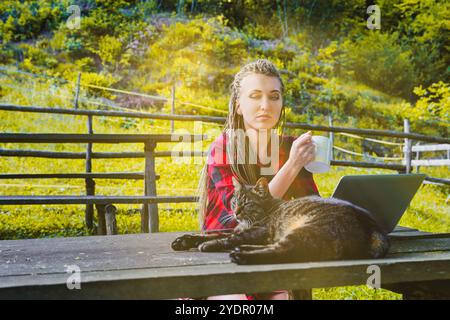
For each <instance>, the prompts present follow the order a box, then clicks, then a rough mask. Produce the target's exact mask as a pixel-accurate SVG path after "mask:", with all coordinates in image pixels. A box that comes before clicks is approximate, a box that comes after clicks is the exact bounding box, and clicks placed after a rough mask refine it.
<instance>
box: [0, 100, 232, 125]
mask: <svg viewBox="0 0 450 320" xmlns="http://www.w3.org/2000/svg"><path fill="white" fill-rule="evenodd" d="M0 110H7V111H18V112H34V113H49V114H67V115H84V116H88V115H91V116H106V117H124V118H140V119H159V120H177V121H203V122H212V123H220V124H222V123H225V120H226V118H223V117H211V116H194V115H170V114H158V113H148V112H124V111H104V110H81V109H77V110H74V109H64V108H46V107H39V106H18V105H12V104H3V103H2V104H0Z"/></svg>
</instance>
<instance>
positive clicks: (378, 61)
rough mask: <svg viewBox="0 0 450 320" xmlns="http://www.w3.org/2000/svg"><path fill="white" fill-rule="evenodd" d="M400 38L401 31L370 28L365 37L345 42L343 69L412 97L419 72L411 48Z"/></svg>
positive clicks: (365, 81)
mask: <svg viewBox="0 0 450 320" xmlns="http://www.w3.org/2000/svg"><path fill="white" fill-rule="evenodd" d="M397 42H398V34H397V33H393V34H387V33H386V34H383V33H381V32H370V33H368V34H367V35H366V36H364V37H362V38H361V39H359V40H357V41H355V42H350V41H348V40H347V41H346V42H345V43H344V44H343V46H342V47H343V52H344V53H343V55H342V56H341V57H340V59H341V63H342V67H343V69H346V70H347V71H351V72H352V74H353V76H354V78H355V79H356V80H358V81H361V82H363V83H365V84H367V85H370V86H372V87H374V88H376V89H379V90H382V91H384V92H386V93H388V94H391V95H394V96H401V97H404V98H408V97H409V96H410V92H411V90H412V88H413V84H414V78H415V72H414V69H413V66H412V62H411V52H409V51H407V50H404V49H403V48H402V47H401V46H400V45H398V44H397Z"/></svg>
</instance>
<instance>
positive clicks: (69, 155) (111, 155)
mask: <svg viewBox="0 0 450 320" xmlns="http://www.w3.org/2000/svg"><path fill="white" fill-rule="evenodd" d="M207 154H208V152H207V151H186V152H172V151H157V152H155V157H157V158H158V157H173V156H176V157H204V156H207ZM0 156H3V157H33V158H50V159H85V158H86V152H51V151H40V150H11V149H0ZM144 157H145V154H144V152H92V159H129V158H144Z"/></svg>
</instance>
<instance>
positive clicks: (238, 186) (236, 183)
mask: <svg viewBox="0 0 450 320" xmlns="http://www.w3.org/2000/svg"><path fill="white" fill-rule="evenodd" d="M231 180H233V186H234V192H237V191H240V190H241V189H242V185H241V183H240V182H239V180H238V179H236V178H235V177H232V178H231Z"/></svg>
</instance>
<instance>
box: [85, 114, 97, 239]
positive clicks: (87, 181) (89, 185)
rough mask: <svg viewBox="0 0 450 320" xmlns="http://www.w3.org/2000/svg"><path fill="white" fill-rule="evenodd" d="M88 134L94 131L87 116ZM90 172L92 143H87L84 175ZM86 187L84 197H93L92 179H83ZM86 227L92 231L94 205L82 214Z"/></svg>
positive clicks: (89, 117)
mask: <svg viewBox="0 0 450 320" xmlns="http://www.w3.org/2000/svg"><path fill="white" fill-rule="evenodd" d="M87 125H88V133H89V134H93V133H94V130H93V128H92V116H91V115H88V123H87ZM91 172H92V143H91V142H89V143H88V144H87V148H86V173H91ZM85 185H86V195H87V196H94V195H95V181H94V179H92V178H86V179H85ZM84 217H85V221H86V227H87V228H88V230H92V229H93V228H94V205H93V204H87V205H86V209H85V213H84Z"/></svg>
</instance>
